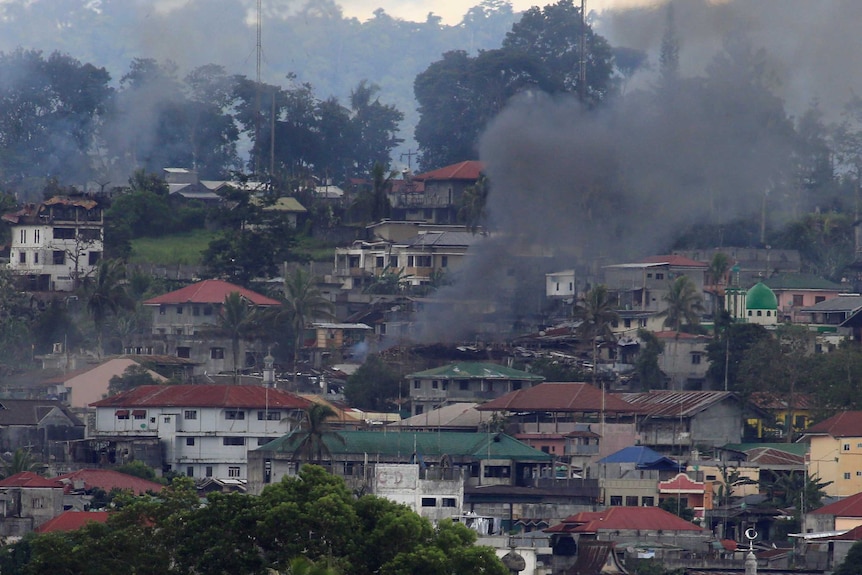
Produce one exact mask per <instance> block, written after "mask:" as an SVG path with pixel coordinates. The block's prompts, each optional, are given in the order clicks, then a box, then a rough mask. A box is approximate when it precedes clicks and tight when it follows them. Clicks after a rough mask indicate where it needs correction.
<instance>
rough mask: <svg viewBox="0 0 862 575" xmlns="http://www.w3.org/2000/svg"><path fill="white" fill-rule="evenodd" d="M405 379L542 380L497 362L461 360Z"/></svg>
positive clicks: (538, 376) (539, 376)
mask: <svg viewBox="0 0 862 575" xmlns="http://www.w3.org/2000/svg"><path fill="white" fill-rule="evenodd" d="M405 378H407V379H428V378H435V379H514V380H522V381H542V380H544V379H545V378H544V377H542V376H541V375H536V374H533V373H528V372H526V371H521V370H519V369H512V368H511V367H506V366H504V365H500V364H497V363H482V362H478V361H462V362H460V363H451V364H449V365H443V366H440V367H435V368H432V369H426V370H425V371H417V372H415V373H411V374H408V375H406V376H405Z"/></svg>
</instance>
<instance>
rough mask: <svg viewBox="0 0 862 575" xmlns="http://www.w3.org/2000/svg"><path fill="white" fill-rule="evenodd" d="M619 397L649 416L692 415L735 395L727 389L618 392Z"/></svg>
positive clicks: (734, 397)
mask: <svg viewBox="0 0 862 575" xmlns="http://www.w3.org/2000/svg"><path fill="white" fill-rule="evenodd" d="M617 395H618V396H619V397H620V398H622V399H623V400H625V401H627V402H628V403H632V404H634V405H636V406H638V407H640V408H641V412H642V413H645V414H647V415H649V416H650V417H680V416H682V417H686V416H689V417H690V416H693V415H695V414H697V413H700V412H701V411H703V410H705V409H707V408H708V407H710V406H712V405H715V404H717V403H721V402H722V401H724V400H726V399H728V398H733V399H734V400H735V399H736V396H735V395H733V393H731V392H729V391H664V390H661V391H643V392H637V393H620V394H617Z"/></svg>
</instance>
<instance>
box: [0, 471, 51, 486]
mask: <svg viewBox="0 0 862 575" xmlns="http://www.w3.org/2000/svg"><path fill="white" fill-rule="evenodd" d="M0 487H34V488H35V487H58V488H60V487H63V484H62V483H60V482H59V481H57V480H56V479H47V478H45V477H42V476H41V475H39V474H38V473H33V472H32V471H22V472H20V473H16V474H15V475H10V476H9V477H7V478H6V479H4V480H2V481H0Z"/></svg>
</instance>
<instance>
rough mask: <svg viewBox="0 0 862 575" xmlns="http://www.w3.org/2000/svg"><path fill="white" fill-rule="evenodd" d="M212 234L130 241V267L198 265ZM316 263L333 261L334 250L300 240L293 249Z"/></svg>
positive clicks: (205, 232)
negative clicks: (142, 265)
mask: <svg viewBox="0 0 862 575" xmlns="http://www.w3.org/2000/svg"><path fill="white" fill-rule="evenodd" d="M216 237H217V234H216V233H215V232H210V231H206V230H192V231H189V232H182V233H177V234H172V235H169V236H162V237H160V238H138V239H136V240H132V257H131V258H130V261H131V263H157V264H163V265H172V264H187V265H198V264H200V263H201V256H202V254H203V252H204V250H206V249H207V247H208V246H209V243H210V241H212V240H213V239H214V238H216ZM296 252H297V253H301V254H303V255H305V256H306V257H309V258H311V259H312V260H315V261H332V257H333V256H332V254H333V248H332V247H329V246H324V245H322V244H320V243H319V242H316V241H315V240H312V239H309V238H300V241H299V245H298V246H297V249H296Z"/></svg>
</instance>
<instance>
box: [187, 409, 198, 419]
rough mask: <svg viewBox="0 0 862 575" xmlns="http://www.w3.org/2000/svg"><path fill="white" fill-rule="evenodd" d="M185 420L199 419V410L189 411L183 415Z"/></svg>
mask: <svg viewBox="0 0 862 575" xmlns="http://www.w3.org/2000/svg"><path fill="white" fill-rule="evenodd" d="M183 418H184V419H197V418H198V410H197V409H187V410H185V412H184V413H183Z"/></svg>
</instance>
